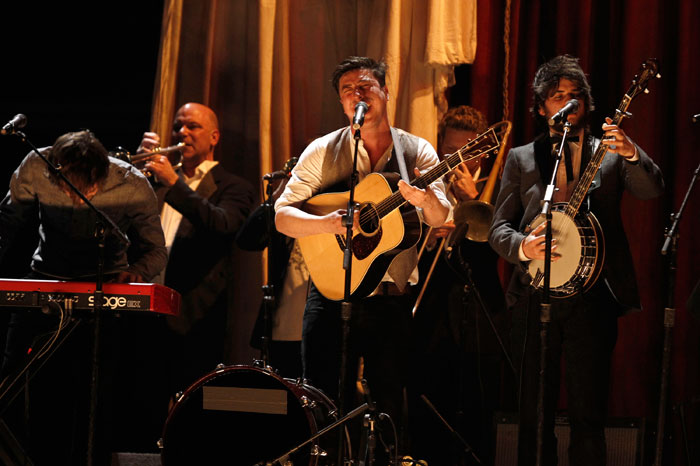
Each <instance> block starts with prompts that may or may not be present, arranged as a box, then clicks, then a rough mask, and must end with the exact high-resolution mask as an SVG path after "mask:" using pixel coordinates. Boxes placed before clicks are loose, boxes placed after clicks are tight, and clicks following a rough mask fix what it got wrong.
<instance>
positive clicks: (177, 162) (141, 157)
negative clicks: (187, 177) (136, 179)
mask: <svg viewBox="0 0 700 466" xmlns="http://www.w3.org/2000/svg"><path fill="white" fill-rule="evenodd" d="M184 146H185V143H184V142H180V143H177V144H175V145H173V146H168V147H156V148H155V149H153V150H151V151H147V152H139V153H137V154H134V155H131V154H130V153H129V151H127V150H125V149H124V148H122V147H118V148H117V150H116V151H114V152H110V154H109V155H111V156H112V157H116V158H118V159H120V160H123V161H124V162H129V163H130V164H131V165H133V166H134V167H135V168H136V169H137V170H139V171H141V172H142V173H143V174H145V175H146V176H150V175H151V172H149V171H148V169H147V168H146V163H148V162H149V161H150V160H151V159H152V158H153V157H155V156H156V155H162V154H168V161H169V162H170V165H172V166H173V169H174V170H177V169H178V168H180V167H181V166H182V148H183V147H184Z"/></svg>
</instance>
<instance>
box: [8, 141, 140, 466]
mask: <svg viewBox="0 0 700 466" xmlns="http://www.w3.org/2000/svg"><path fill="white" fill-rule="evenodd" d="M14 134H16V135H17V136H18V137H19V138H20V139H21V140H22V142H24V143H25V144H27V145H28V146H29V147H30V148H31V149H32V151H34V153H36V154H37V155H38V156H39V157H40V158H41V160H43V161H44V162H45V163H46V165H47V166H48V168H49V171H51V173H52V174H54V175H56V176H58V177H59V178H60V179H61V181H63V182H64V183H65V184H66V185H67V186H68V187H69V188H70V189H71V191H73V192H74V193H75V194H76V195H77V196H78V197H79V198H80V199H81V200H82V201H83V203H85V205H86V206H88V208H90V209H91V210H92V211H93V212H94V213H95V214H96V215H97V221H96V223H95V237H96V238H97V240H98V246H97V274H96V281H95V292H94V294H93V299H94V301H93V302H94V312H95V319H94V332H93V345H92V360H91V376H90V383H91V385H90V411H89V414H88V440H87V451H86V463H87V466H92V464H93V459H94V458H93V456H94V449H95V445H94V443H95V425H96V420H95V418H96V416H97V399H98V390H97V388H98V382H99V353H100V329H101V316H102V308H103V301H104V292H103V290H102V284H103V281H104V248H105V239H106V236H107V227H109V229H110V231H111V232H114V233H116V234H117V235H118V236H119V238H120V239H121V240H122V241H124V244H129V239H128V238H127V237H126V235H125V234H124V233H123V232H122V231H121V230H120V229H119V227H118V226H117V225H116V224H115V223H114V222H113V221H112V219H110V218H109V217H108V216H107V215H105V213H104V212H102V211H101V210H100V209H98V208H97V207H95V205H94V204H92V202H90V200H89V199H88V198H87V197H86V196H85V195H84V194H83V193H82V192H80V190H79V189H78V188H77V187H76V186H75V185H74V184H73V183H71V182H70V180H68V178H66V176H65V175H64V174H63V173H62V172H61V166H60V165H59V166H54V165H53V164H52V163H51V161H50V160H49V159H47V158H46V157H45V156H44V154H42V153H41V152H40V151H39V149H37V147H36V146H35V145H34V144H32V143H31V141H29V140H28V139H27V136H26V135H25V134H24V133H23V132H22V131H15V132H14Z"/></svg>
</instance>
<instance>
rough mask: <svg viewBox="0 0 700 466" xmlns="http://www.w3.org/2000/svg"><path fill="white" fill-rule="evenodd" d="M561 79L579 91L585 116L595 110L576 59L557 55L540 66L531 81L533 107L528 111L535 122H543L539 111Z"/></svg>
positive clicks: (589, 91) (588, 86)
mask: <svg viewBox="0 0 700 466" xmlns="http://www.w3.org/2000/svg"><path fill="white" fill-rule="evenodd" d="M561 79H568V80H569V81H571V82H574V83H576V85H578V87H579V88H580V89H581V95H582V96H583V99H584V101H585V105H586V113H587V114H590V113H591V112H592V111H593V110H594V109H595V106H594V105H593V96H592V95H591V86H590V84H588V80H587V79H586V74H585V73H584V72H583V70H582V69H581V66H580V65H579V63H578V58H576V57H572V56H571V55H559V56H558V57H554V58H552V59H551V60H549V61H548V62H546V63H543V64H542V65H540V67H539V68H538V69H537V72H536V73H535V78H534V79H533V80H532V94H533V105H532V108H530V111H531V112H532V114H533V115H534V116H535V118H536V119H537V120H542V121H544V118H543V117H542V115H540V114H539V109H540V108H542V107H543V106H544V101H545V100H547V97H549V95H550V93H551V92H552V90H554V89H556V87H557V86H558V85H559V80H561Z"/></svg>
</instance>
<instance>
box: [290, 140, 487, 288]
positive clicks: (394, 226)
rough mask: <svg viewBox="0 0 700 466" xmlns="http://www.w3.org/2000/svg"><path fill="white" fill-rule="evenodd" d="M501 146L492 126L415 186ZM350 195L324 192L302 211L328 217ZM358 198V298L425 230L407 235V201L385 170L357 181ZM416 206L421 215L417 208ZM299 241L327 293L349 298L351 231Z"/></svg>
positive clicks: (354, 281) (354, 274) (354, 277)
mask: <svg viewBox="0 0 700 466" xmlns="http://www.w3.org/2000/svg"><path fill="white" fill-rule="evenodd" d="M499 145H500V142H499V135H498V134H497V132H496V130H495V129H494V128H493V127H491V128H489V129H487V130H486V131H484V132H483V133H481V134H479V135H478V136H476V137H475V138H474V139H472V140H471V141H469V142H468V143H467V144H465V145H464V147H462V148H461V149H459V150H458V151H457V152H455V153H454V154H451V155H449V156H446V157H445V159H444V160H443V161H442V162H440V163H439V164H437V165H436V166H434V167H432V168H431V169H430V170H428V171H427V172H426V173H424V174H423V175H421V176H420V177H418V178H416V179H413V180H412V181H411V182H410V185H411V186H416V187H419V188H421V189H425V188H426V187H427V186H428V185H430V183H432V182H434V181H436V180H439V179H440V178H442V177H443V176H445V175H446V174H447V173H449V172H451V171H452V170H454V169H455V168H456V167H457V166H458V165H460V164H462V163H464V162H466V161H468V160H471V159H474V158H477V157H483V156H488V155H489V154H490V153H492V152H494V151H496V150H498V148H499ZM349 199H350V192H349V191H346V192H340V193H324V194H319V195H317V196H314V197H312V198H311V199H309V200H307V201H306V203H305V204H304V205H303V206H302V209H303V210H304V211H306V212H308V213H310V214H313V215H326V214H329V213H331V212H334V211H336V210H338V209H347V206H348V201H349ZM355 201H356V204H357V207H356V208H357V209H359V212H360V221H359V225H358V229H359V231H358V232H357V233H355V234H353V239H352V264H351V279H350V282H351V286H350V292H351V296H353V297H364V296H367V295H369V294H370V293H371V292H372V291H373V290H374V289H375V288H376V287H377V286H378V285H379V282H380V281H381V279H382V277H383V276H384V274H385V273H386V271H387V270H388V268H389V266H390V264H391V261H392V260H393V259H394V258H395V257H396V255H397V254H399V253H400V252H402V251H405V250H406V249H408V248H411V247H413V246H414V245H415V244H416V243H417V242H418V240H419V239H420V228H415V229H414V230H415V231H416V232H417V233H416V234H411V235H406V230H407V228H406V227H405V219H404V215H403V214H402V212H401V211H400V210H399V208H400V207H401V206H403V205H404V204H405V203H406V200H405V199H404V198H403V196H401V193H400V192H399V191H398V190H397V191H395V192H392V188H391V185H390V183H389V181H387V179H386V178H385V177H384V176H382V175H381V174H379V173H370V174H369V175H368V176H366V177H365V178H364V179H363V180H362V181H361V182H360V183H358V184H357V186H356V187H355ZM411 210H412V211H413V212H414V213H415V209H411ZM298 242H299V247H300V248H301V253H302V256H303V257H304V261H305V262H306V265H307V267H308V269H309V273H310V275H311V279H312V280H313V282H314V284H315V285H316V287H317V288H318V290H319V291H320V292H321V294H323V296H325V297H326V298H328V299H331V300H335V301H339V300H341V299H343V298H344V296H345V293H344V291H345V269H344V268H343V257H344V251H345V244H346V243H345V242H346V238H345V235H337V234H330V233H321V234H317V235H310V236H305V237H303V238H299V239H298Z"/></svg>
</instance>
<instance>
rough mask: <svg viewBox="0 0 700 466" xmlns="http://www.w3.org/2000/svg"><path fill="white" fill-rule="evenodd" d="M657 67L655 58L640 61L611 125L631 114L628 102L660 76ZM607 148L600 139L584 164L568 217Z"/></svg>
mask: <svg viewBox="0 0 700 466" xmlns="http://www.w3.org/2000/svg"><path fill="white" fill-rule="evenodd" d="M658 69H659V65H658V62H657V60H656V59H655V58H650V59H648V60H646V61H645V62H644V63H642V67H641V70H640V73H639V74H637V75H635V76H634V79H633V80H632V85H631V86H630V88H629V89H628V90H627V92H626V93H625V95H624V97H623V98H622V101H621V102H620V105H618V107H617V109H616V110H615V115H614V116H613V118H612V124H613V125H616V126H620V124H621V123H622V120H623V119H625V118H628V117H631V116H632V114H631V113H629V112H628V111H627V109H628V108H629V106H630V103H632V99H634V98H635V97H636V96H637V95H639V94H640V93H642V92H644V93H648V92H649V90H648V89H647V84H648V83H649V81H650V80H651V79H652V78H655V77H656V78H659V77H661V76H660V75H659V74H658ZM608 148H609V145H608V144H606V143H605V141H603V140H601V141H600V144H599V145H598V147H597V149H596V151H595V153H594V154H593V156H592V157H591V161H590V162H589V163H588V165H587V166H586V170H584V172H583V174H582V175H581V177H580V178H579V181H578V183H577V184H576V187H575V188H574V192H573V193H572V194H571V199H570V200H569V203H568V205H567V206H566V209H565V210H564V214H565V215H567V216H568V217H571V218H574V217H575V216H576V214H578V210H579V208H580V207H581V204H582V203H583V200H584V199H585V198H586V194H587V193H588V189H589V188H590V187H591V184H592V183H593V179H594V178H595V175H596V173H597V172H598V169H599V168H600V165H601V164H602V163H603V159H604V158H605V154H606V153H607V152H608Z"/></svg>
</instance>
